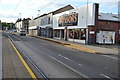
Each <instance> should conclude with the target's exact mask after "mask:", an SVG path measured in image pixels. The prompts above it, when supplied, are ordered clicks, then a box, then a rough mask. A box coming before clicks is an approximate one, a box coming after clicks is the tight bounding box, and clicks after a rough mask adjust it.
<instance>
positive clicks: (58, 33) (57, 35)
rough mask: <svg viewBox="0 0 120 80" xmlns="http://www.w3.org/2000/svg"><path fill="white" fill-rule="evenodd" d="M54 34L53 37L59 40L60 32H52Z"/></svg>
mask: <svg viewBox="0 0 120 80" xmlns="http://www.w3.org/2000/svg"><path fill="white" fill-rule="evenodd" d="M54 34H55V37H58V38H60V31H59V30H56V31H54Z"/></svg>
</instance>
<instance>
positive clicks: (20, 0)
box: [9, 0, 22, 18]
mask: <svg viewBox="0 0 120 80" xmlns="http://www.w3.org/2000/svg"><path fill="white" fill-rule="evenodd" d="M21 2H22V0H19V2H18V3H17V5H16V7H15V9H14V10H13V12H12V16H14V13H15V11H16V10H17V8H18V7H19V5H20V3H21ZM9 18H10V17H9Z"/></svg>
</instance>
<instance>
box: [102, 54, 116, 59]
mask: <svg viewBox="0 0 120 80" xmlns="http://www.w3.org/2000/svg"><path fill="white" fill-rule="evenodd" d="M102 56H105V57H108V58H112V59H115V60H118V58H117V57H112V56H108V55H102Z"/></svg>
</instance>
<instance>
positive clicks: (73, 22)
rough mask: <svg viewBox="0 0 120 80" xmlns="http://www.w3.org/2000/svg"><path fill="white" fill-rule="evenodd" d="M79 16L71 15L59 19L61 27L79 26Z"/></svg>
mask: <svg viewBox="0 0 120 80" xmlns="http://www.w3.org/2000/svg"><path fill="white" fill-rule="evenodd" d="M77 23H78V14H77V13H75V14H70V15H65V16H60V17H59V27H61V26H77Z"/></svg>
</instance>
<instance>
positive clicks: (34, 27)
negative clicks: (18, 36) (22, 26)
mask: <svg viewBox="0 0 120 80" xmlns="http://www.w3.org/2000/svg"><path fill="white" fill-rule="evenodd" d="M37 28H38V26H32V27H29V29H37Z"/></svg>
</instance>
